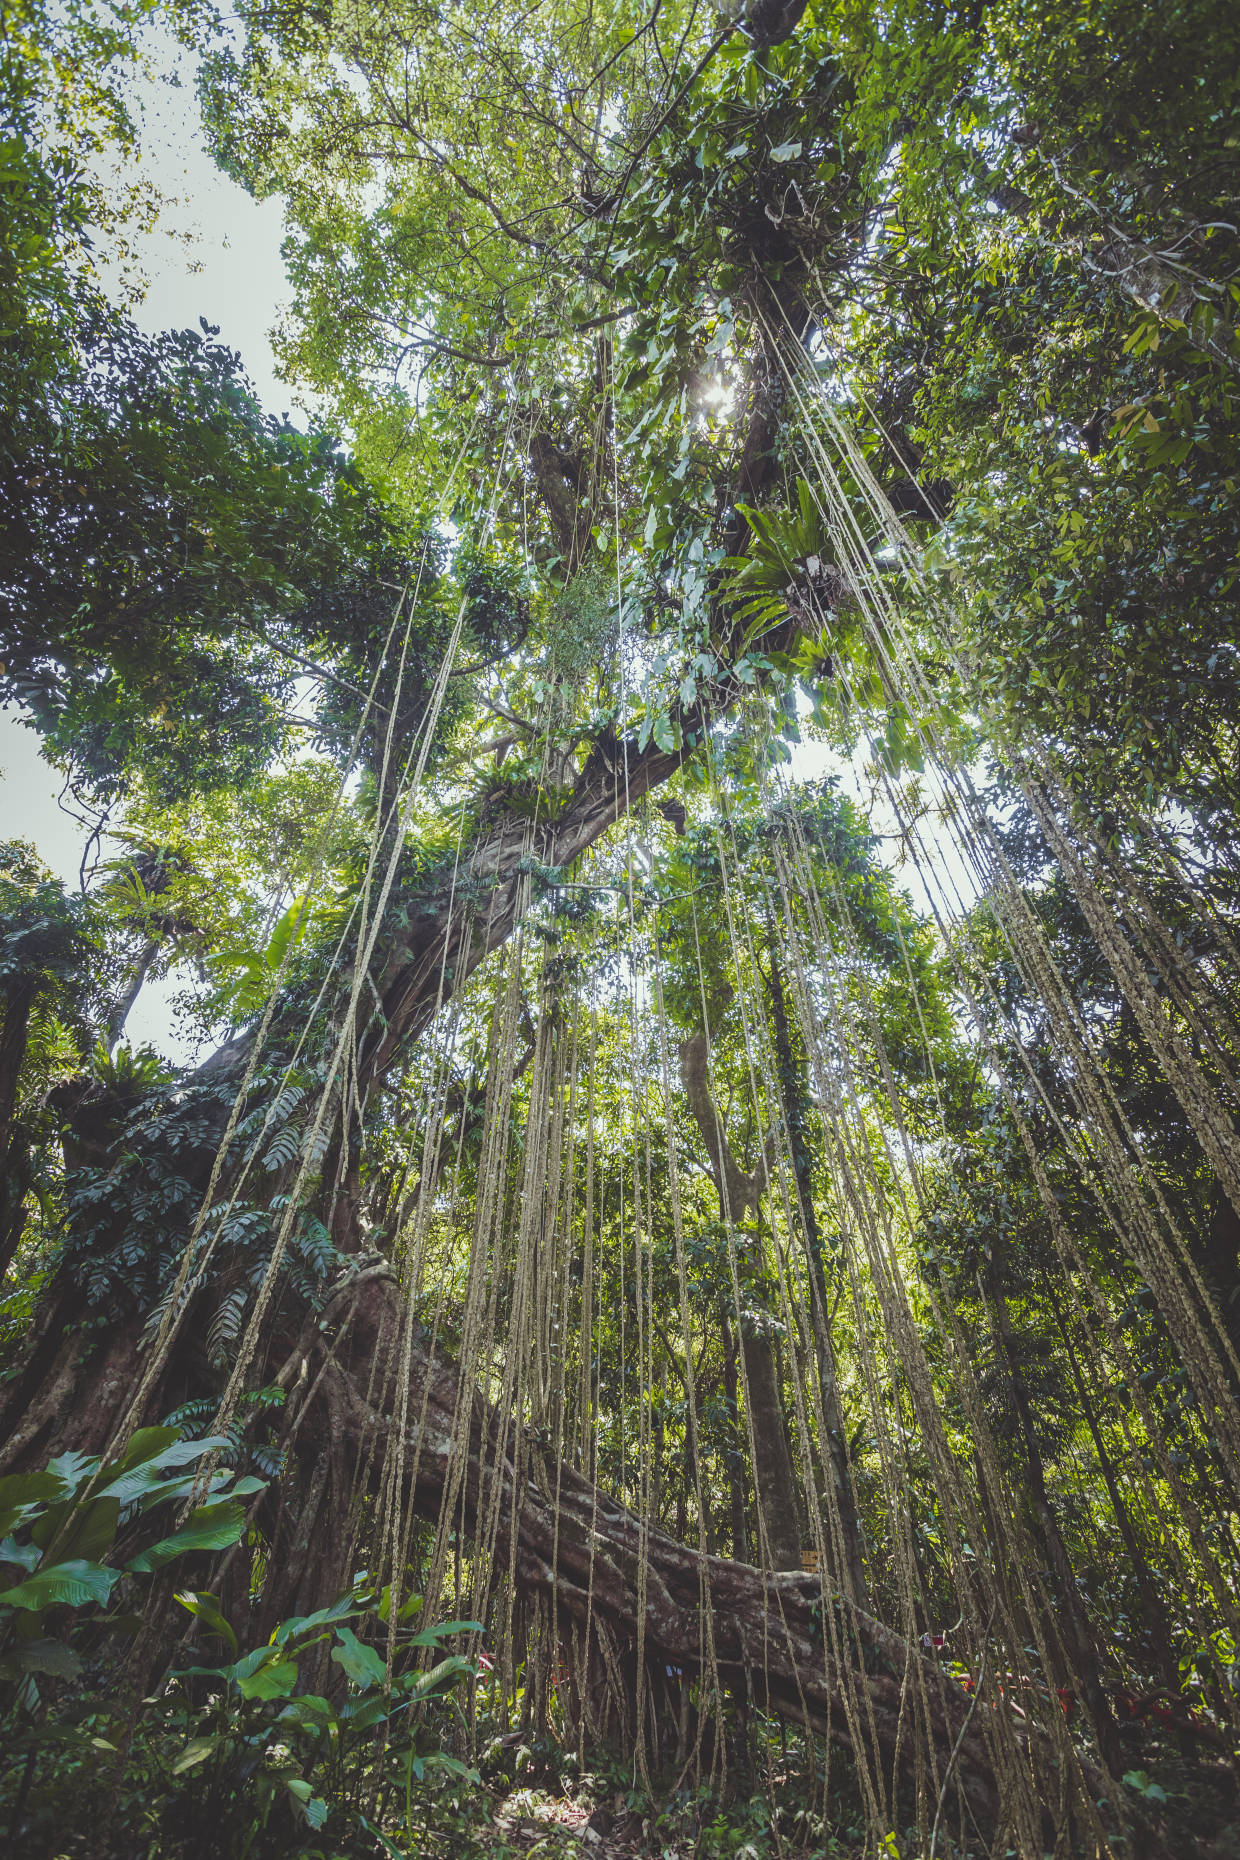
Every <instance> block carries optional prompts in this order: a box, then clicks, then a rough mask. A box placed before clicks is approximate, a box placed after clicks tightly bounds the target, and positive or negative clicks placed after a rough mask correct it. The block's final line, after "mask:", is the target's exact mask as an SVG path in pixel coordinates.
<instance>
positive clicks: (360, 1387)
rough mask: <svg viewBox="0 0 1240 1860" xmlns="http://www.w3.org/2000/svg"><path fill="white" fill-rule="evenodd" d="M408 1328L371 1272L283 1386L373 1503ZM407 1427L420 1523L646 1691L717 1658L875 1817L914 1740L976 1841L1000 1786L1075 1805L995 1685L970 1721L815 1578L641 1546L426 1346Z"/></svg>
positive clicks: (651, 1536) (299, 1353) (935, 1674)
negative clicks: (480, 1555) (621, 1665)
mask: <svg viewBox="0 0 1240 1860" xmlns="http://www.w3.org/2000/svg"><path fill="white" fill-rule="evenodd" d="M402 1321H403V1316H402V1311H401V1296H400V1293H399V1291H398V1288H397V1287H396V1285H395V1283H394V1281H393V1280H392V1278H391V1275H390V1274H389V1273H388V1272H387V1271H386V1270H385V1269H382V1268H376V1269H373V1270H371V1271H367V1272H362V1273H360V1274H358V1275H357V1276H356V1278H355V1279H353V1280H351V1281H347V1282H346V1283H345V1284H343V1285H342V1286H341V1287H340V1288H339V1290H338V1292H337V1293H336V1295H335V1297H334V1298H333V1300H332V1301H331V1302H330V1303H329V1305H328V1308H327V1310H326V1311H325V1312H324V1313H323V1315H322V1316H321V1317H320V1318H319V1319H318V1320H317V1321H316V1322H315V1323H314V1324H312V1325H307V1327H306V1330H305V1331H304V1332H303V1335H302V1337H301V1338H300V1339H298V1340H297V1342H296V1344H295V1346H294V1348H293V1349H292V1350H291V1351H290V1353H289V1357H288V1360H287V1363H286V1366H285V1368H284V1370H283V1371H282V1372H281V1373H282V1374H283V1375H284V1377H285V1379H286V1380H293V1379H296V1380H297V1381H298V1382H299V1383H300V1385H301V1387H302V1388H314V1389H315V1391H316V1392H315V1395H314V1398H313V1400H312V1401H311V1402H310V1403H309V1404H308V1405H307V1407H306V1409H305V1411H304V1415H303V1419H302V1423H301V1428H300V1433H299V1437H298V1442H297V1446H298V1452H299V1454H300V1456H301V1457H302V1459H303V1460H306V1461H308V1462H312V1463H317V1462H319V1461H321V1460H322V1458H323V1456H324V1455H325V1454H327V1453H329V1452H330V1450H331V1448H332V1445H333V1443H335V1444H336V1446H337V1447H338V1448H342V1450H343V1452H344V1455H345V1458H346V1460H347V1461H348V1463H349V1464H350V1465H351V1466H352V1465H356V1464H370V1465H371V1467H372V1468H373V1469H374V1479H375V1482H376V1483H377V1480H378V1473H379V1465H380V1463H381V1460H382V1457H383V1448H384V1447H386V1446H387V1445H388V1444H389V1442H390V1438H391V1434H392V1429H393V1425H394V1423H393V1420H392V1409H393V1407H394V1405H395V1404H394V1374H395V1372H394V1370H393V1372H392V1374H391V1375H390V1376H389V1377H388V1378H387V1381H386V1384H384V1383H382V1382H381V1383H380V1384H379V1385H378V1386H376V1384H375V1377H374V1365H375V1364H376V1363H391V1362H392V1361H393V1354H392V1350H391V1344H392V1340H393V1339H394V1337H396V1336H397V1335H398V1334H399V1332H400V1327H401V1325H402ZM462 1401H466V1402H468V1403H469V1404H470V1414H469V1426H468V1431H467V1434H466V1432H465V1430H464V1428H463V1427H458V1409H459V1404H460V1403H461V1402H462ZM291 1405H292V1404H291ZM407 1412H408V1414H409V1416H410V1417H411V1419H410V1422H409V1425H408V1429H407V1438H406V1440H405V1443H404V1464H405V1469H406V1475H407V1479H408V1490H409V1496H410V1499H411V1501H412V1504H413V1506H414V1508H415V1510H416V1512H417V1513H418V1514H419V1515H421V1516H422V1517H424V1518H427V1519H428V1520H438V1519H439V1518H440V1516H441V1510H442V1509H443V1508H444V1503H445V1493H446V1494H447V1509H448V1511H449V1512H450V1515H451V1518H452V1520H453V1521H454V1522H459V1523H460V1524H461V1525H463V1527H464V1530H465V1532H466V1534H470V1533H473V1532H474V1531H476V1530H477V1531H478V1533H479V1535H480V1536H481V1535H484V1532H483V1531H482V1529H481V1521H482V1520H483V1519H487V1520H490V1521H491V1526H492V1529H493V1530H494V1533H495V1534H494V1535H493V1536H492V1537H491V1539H490V1541H489V1544H488V1548H489V1549H490V1552H491V1554H492V1555H493V1556H494V1558H495V1559H496V1563H497V1566H498V1567H499V1568H501V1569H511V1570H512V1571H513V1573H514V1576H515V1580H516V1583H517V1585H518V1587H519V1588H520V1589H521V1590H522V1591H523V1592H524V1593H525V1594H526V1595H527V1596H530V1597H542V1598H543V1599H544V1600H545V1602H546V1604H547V1605H548V1607H550V1608H552V1609H553V1610H554V1611H555V1613H556V1615H557V1616H558V1618H559V1620H560V1621H561V1622H562V1623H564V1624H566V1625H568V1624H575V1625H576V1627H577V1628H578V1630H580V1632H582V1633H586V1632H589V1633H594V1634H597V1633H598V1632H599V1631H600V1630H604V1631H607V1632H608V1633H609V1634H610V1635H611V1637H612V1644H613V1646H618V1647H620V1648H621V1649H622V1650H624V1651H626V1652H627V1654H628V1655H629V1656H630V1658H632V1657H636V1650H637V1649H638V1648H641V1649H642V1650H643V1651H644V1658H645V1662H646V1665H647V1668H648V1669H650V1672H651V1674H652V1676H655V1677H659V1676H661V1675H662V1674H663V1673H664V1672H665V1671H666V1669H667V1668H669V1667H671V1668H678V1669H680V1670H681V1671H682V1672H684V1673H685V1674H686V1675H691V1674H704V1675H708V1674H709V1666H710V1659H709V1654H708V1651H707V1649H708V1647H709V1646H710V1645H711V1644H712V1642H713V1648H714V1659H715V1662H716V1664H717V1670H718V1674H719V1677H720V1679H721V1680H722V1682H723V1683H724V1684H725V1685H726V1686H728V1687H730V1688H732V1689H734V1691H735V1692H736V1693H737V1694H738V1696H740V1697H742V1698H744V1699H746V1700H752V1701H754V1702H756V1703H758V1704H759V1705H762V1706H765V1707H767V1708H769V1709H771V1710H774V1711H777V1712H780V1713H782V1714H785V1715H787V1716H789V1717H792V1718H795V1719H797V1720H799V1721H800V1722H802V1723H804V1724H806V1725H808V1726H810V1727H811V1728H812V1729H814V1730H816V1731H818V1732H820V1733H821V1734H823V1735H825V1736H827V1737H829V1738H831V1739H832V1740H833V1741H835V1742H836V1743H838V1744H840V1745H843V1746H845V1747H847V1748H849V1749H850V1750H851V1751H852V1753H853V1756H854V1758H855V1760H856V1762H857V1764H858V1766H859V1767H860V1768H861V1769H862V1770H863V1771H868V1773H869V1774H870V1776H871V1777H872V1779H873V1784H874V1787H875V1790H876V1792H877V1794H878V1797H879V1799H880V1800H890V1801H892V1802H893V1803H894V1800H895V1797H896V1795H897V1794H898V1793H899V1791H900V1787H901V1785H902V1784H903V1785H904V1786H907V1785H908V1783H909V1782H910V1781H911V1768H912V1765H911V1762H910V1741H909V1740H910V1736H913V1737H917V1736H920V1738H921V1740H922V1742H923V1744H924V1745H925V1746H926V1747H927V1749H928V1751H929V1752H930V1753H932V1754H931V1757H930V1764H931V1771H930V1775H931V1781H930V1787H931V1788H932V1790H933V1791H943V1794H944V1799H945V1800H946V1801H949V1802H951V1803H952V1804H953V1809H955V1804H956V1803H957V1802H958V1800H959V1798H963V1802H962V1803H960V1806H961V1807H962V1808H963V1809H964V1812H965V1813H966V1815H971V1816H972V1817H975V1818H976V1822H977V1823H978V1824H979V1825H980V1826H981V1827H983V1828H985V1829H987V1830H993V1829H994V1828H995V1827H996V1824H997V1822H998V1821H999V1820H1000V1818H1001V1816H1002V1815H1004V1814H1010V1813H1011V1812H1012V1802H1013V1797H1012V1786H1013V1772H1012V1769H1011V1767H1009V1766H1012V1765H1015V1766H1016V1768H1017V1769H1018V1770H1020V1771H1022V1772H1023V1775H1024V1778H1025V1783H1026V1787H1027V1790H1028V1798H1027V1799H1028V1800H1029V1801H1030V1802H1032V1803H1035V1804H1039V1805H1040V1804H1041V1803H1043V1802H1045V1803H1046V1804H1047V1805H1048V1806H1049V1805H1050V1804H1052V1803H1055V1804H1059V1805H1060V1812H1061V1814H1062V1812H1063V1808H1064V1805H1065V1804H1066V1803H1068V1802H1069V1801H1070V1800H1071V1791H1070V1789H1069V1790H1068V1791H1067V1792H1065V1789H1064V1780H1065V1779H1064V1778H1063V1776H1062V1775H1061V1773H1060V1768H1059V1766H1060V1765H1061V1764H1062V1763H1063V1761H1064V1755H1065V1752H1064V1748H1063V1743H1062V1741H1059V1743H1058V1747H1053V1746H1052V1743H1051V1740H1050V1739H1044V1738H1043V1737H1042V1736H1041V1734H1040V1733H1039V1732H1037V1731H1036V1730H1033V1729H1031V1728H1030V1727H1028V1726H1027V1725H1021V1724H1019V1723H1018V1722H1017V1721H1016V1720H1015V1719H1014V1718H1013V1717H1012V1716H1010V1715H1009V1714H1008V1708H1007V1707H1006V1706H1005V1705H1004V1704H1003V1703H1002V1700H1001V1695H1000V1694H999V1691H998V1686H997V1683H996V1680H995V1676H994V1675H993V1674H992V1675H991V1681H990V1684H989V1685H986V1684H983V1688H982V1692H983V1696H982V1697H981V1699H980V1702H979V1703H976V1704H974V1703H971V1701H970V1699H969V1697H968V1696H967V1694H966V1693H965V1692H964V1690H963V1689H962V1688H961V1687H960V1686H959V1684H958V1682H956V1681H955V1680H953V1679H951V1678H950V1677H949V1676H948V1675H947V1674H946V1673H945V1672H944V1670H943V1669H942V1667H940V1666H939V1665H938V1664H937V1663H935V1662H933V1661H931V1660H928V1659H927V1658H925V1657H924V1656H923V1655H922V1654H921V1653H920V1652H919V1651H918V1650H917V1649H916V1648H915V1647H913V1646H911V1645H910V1644H909V1643H908V1642H907V1641H905V1640H903V1639H902V1638H901V1637H900V1636H899V1635H897V1634H894V1633H892V1632H891V1631H890V1630H888V1629H887V1628H885V1627H884V1626H882V1624H881V1623H880V1622H878V1621H876V1620H874V1619H873V1618H872V1617H871V1616H870V1615H868V1614H866V1613H865V1612H864V1611H863V1610H861V1609H859V1608H857V1607H856V1606H855V1605H853V1604H852V1603H850V1602H848V1601H847V1600H845V1599H844V1598H843V1597H841V1596H839V1595H838V1594H837V1593H835V1592H834V1591H832V1590H831V1589H830V1588H829V1587H828V1586H827V1585H826V1584H825V1583H824V1581H823V1580H822V1578H820V1577H819V1576H816V1575H810V1574H806V1573H803V1572H800V1571H787V1572H772V1571H769V1570H766V1571H764V1570H759V1569H756V1568H754V1567H752V1566H751V1565H749V1564H746V1563H741V1562H736V1561H729V1560H726V1559H724V1558H721V1557H715V1556H708V1555H704V1554H703V1553H701V1552H700V1551H699V1550H697V1549H694V1548H690V1547H688V1546H687V1545H685V1544H683V1543H679V1542H677V1541H676V1540H675V1539H674V1538H672V1537H669V1536H666V1535H665V1534H664V1533H662V1532H660V1531H657V1530H653V1529H651V1528H649V1525H648V1523H646V1522H644V1521H643V1520H642V1519H641V1518H639V1517H638V1516H636V1515H635V1514H634V1513H632V1512H630V1511H628V1510H627V1509H626V1508H625V1507H624V1506H622V1505H620V1504H618V1503H617V1502H616V1501H615V1500H614V1499H612V1498H610V1497H609V1496H607V1495H606V1494H605V1493H604V1492H602V1491H600V1490H599V1488H598V1487H596V1486H595V1485H593V1484H592V1483H591V1482H590V1481H589V1480H588V1479H587V1478H585V1477H584V1475H582V1474H581V1473H579V1472H577V1471H575V1470H574V1469H573V1468H572V1467H571V1466H569V1465H567V1464H566V1463H563V1462H556V1461H553V1460H552V1459H551V1458H550V1456H549V1455H546V1454H544V1452H543V1451H542V1450H541V1448H537V1449H536V1448H535V1446H534V1444H533V1443H531V1442H528V1441H526V1440H524V1438H523V1437H518V1438H517V1439H516V1440H515V1441H514V1438H513V1431H512V1429H511V1428H510V1427H508V1426H507V1425H506V1420H505V1417H503V1416H501V1415H499V1414H498V1413H497V1412H495V1411H494V1410H491V1409H488V1408H487V1407H486V1406H485V1405H484V1403H483V1402H482V1400H481V1398H480V1396H479V1395H478V1393H477V1391H476V1389H474V1388H473V1387H472V1386H464V1385H463V1381H462V1376H461V1373H460V1371H459V1369H458V1367H457V1365H456V1364H455V1363H453V1362H452V1361H451V1360H450V1359H448V1358H447V1357H446V1356H445V1355H444V1354H443V1353H442V1352H435V1351H433V1350H432V1348H431V1346H430V1344H429V1341H428V1340H427V1339H426V1338H425V1337H424V1336H421V1335H417V1336H415V1338H414V1340H413V1343H412V1350H411V1356H410V1387H409V1396H408V1409H407ZM459 1418H460V1419H461V1421H462V1422H463V1420H464V1416H463V1415H461V1416H459ZM376 1439H377V1440H378V1442H379V1451H378V1452H377V1453H376V1452H374V1451H373V1449H374V1447H375V1443H376ZM463 1440H466V1441H467V1450H466V1452H465V1453H464V1454H462V1453H461V1451H460V1445H461V1443H462V1441H463ZM504 1443H507V1444H504ZM497 1501H498V1502H497ZM643 1563H644V1565H645V1613H644V1616H641V1617H639V1608H638V1596H639V1569H640V1568H641V1566H642V1565H643ZM707 1611H709V1616H710V1635H709V1637H708V1635H707V1632H706V1619H705V1616H706V1613H707ZM914 1725H916V1726H917V1730H916V1731H914V1729H913V1726H914ZM1000 1764H1002V1766H1003V1767H1004V1769H1006V1770H1007V1776H1006V1781H1005V1783H1004V1785H1003V1790H1002V1793H1003V1796H1004V1798H1005V1799H1004V1801H1003V1803H1002V1806H1001V1786H1000V1783H999V1781H998V1778H997V1774H996V1769H997V1766H998V1765H1000ZM949 1772H950V1773H949ZM1085 1781H1086V1786H1087V1788H1089V1789H1090V1790H1091V1792H1092V1793H1093V1794H1094V1796H1095V1798H1096V1797H1097V1795H1099V1794H1101V1793H1102V1786H1101V1779H1100V1778H1098V1777H1094V1776H1092V1775H1091V1774H1089V1772H1088V1771H1086V1775H1085ZM1036 1813H1040V1807H1039V1809H1038V1810H1036V1811H1035V1815H1036ZM952 1819H953V1820H954V1819H955V1812H953V1816H952ZM1081 1834H1082V1840H1083V1843H1084V1844H1082V1845H1080V1846H1079V1847H1076V1848H1074V1849H1073V1851H1079V1852H1082V1853H1084V1852H1087V1851H1092V1850H1093V1848H1092V1843H1091V1842H1090V1841H1089V1840H1088V1838H1087V1837H1086V1835H1085V1830H1084V1828H1083V1827H1082V1829H1081ZM940 1838H942V1833H941V1835H940ZM1047 1844H1048V1845H1049V1844H1050V1840H1049V1822H1048V1841H1047ZM1148 1851H1150V1852H1153V1851H1155V1848H1154V1847H1152V1846H1151V1847H1150V1848H1149V1849H1148Z"/></svg>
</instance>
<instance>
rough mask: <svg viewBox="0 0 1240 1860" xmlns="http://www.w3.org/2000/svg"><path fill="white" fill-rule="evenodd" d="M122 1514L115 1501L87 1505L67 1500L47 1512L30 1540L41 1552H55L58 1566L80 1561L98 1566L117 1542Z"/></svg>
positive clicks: (94, 1499) (74, 1500)
mask: <svg viewBox="0 0 1240 1860" xmlns="http://www.w3.org/2000/svg"><path fill="white" fill-rule="evenodd" d="M120 1510H121V1508H120V1501H119V1499H116V1498H92V1499H91V1500H90V1501H89V1503H88V1504H85V1505H83V1504H81V1503H80V1502H79V1501H78V1500H77V1499H65V1500H64V1501H63V1502H62V1503H61V1504H59V1505H52V1506H51V1507H50V1508H49V1509H48V1510H47V1511H45V1512H44V1514H43V1516H42V1517H41V1518H40V1519H39V1520H38V1522H37V1523H36V1524H35V1526H34V1528H33V1530H32V1531H31V1533H30V1536H31V1538H32V1540H33V1542H35V1543H36V1544H37V1545H38V1546H39V1548H40V1550H49V1549H54V1550H55V1553H56V1560H57V1562H58V1563H68V1562H71V1561H72V1560H73V1559H75V1558H79V1557H80V1558H83V1559H84V1560H85V1561H86V1562H87V1563H98V1562H99V1561H100V1560H101V1559H102V1558H103V1557H104V1556H105V1555H106V1554H107V1552H108V1551H109V1550H110V1549H111V1548H112V1545H113V1543H114V1542H115V1540H116V1526H117V1521H118V1519H119V1518H120Z"/></svg>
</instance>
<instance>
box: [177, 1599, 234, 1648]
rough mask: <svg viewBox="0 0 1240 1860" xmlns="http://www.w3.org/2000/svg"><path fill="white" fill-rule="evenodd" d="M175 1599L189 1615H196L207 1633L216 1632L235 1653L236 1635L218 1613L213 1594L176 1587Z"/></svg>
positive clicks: (218, 1607)
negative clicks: (186, 1609)
mask: <svg viewBox="0 0 1240 1860" xmlns="http://www.w3.org/2000/svg"><path fill="white" fill-rule="evenodd" d="M176 1599H177V1601H178V1602H180V1604H181V1606H182V1608H188V1610H189V1612H190V1614H191V1615H196V1616H197V1617H198V1619H199V1620H200V1621H201V1622H203V1624H204V1625H205V1627H206V1629H207V1632H208V1633H209V1634H217V1635H218V1636H219V1638H220V1639H221V1640H223V1641H226V1642H227V1643H228V1646H229V1648H230V1650H231V1651H232V1653H233V1654H234V1655H235V1654H236V1652H237V1636H236V1635H235V1634H234V1633H233V1630H232V1628H231V1627H230V1625H229V1623H228V1622H227V1621H226V1620H225V1619H224V1616H223V1615H222V1614H221V1613H220V1606H219V1603H218V1602H217V1601H216V1599H215V1597H214V1596H213V1595H207V1594H205V1593H203V1592H201V1591H195V1590H193V1589H178V1590H177V1597H176Z"/></svg>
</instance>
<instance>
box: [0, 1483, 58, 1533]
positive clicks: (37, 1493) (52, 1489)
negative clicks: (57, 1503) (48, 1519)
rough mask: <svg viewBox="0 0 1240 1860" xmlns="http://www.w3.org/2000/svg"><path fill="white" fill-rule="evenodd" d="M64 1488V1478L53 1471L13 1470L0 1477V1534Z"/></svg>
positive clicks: (37, 1509) (40, 1507)
mask: <svg viewBox="0 0 1240 1860" xmlns="http://www.w3.org/2000/svg"><path fill="white" fill-rule="evenodd" d="M64 1492H65V1481H64V1480H63V1479H60V1478H57V1476H56V1474H55V1473H51V1472H41V1473H10V1474H9V1475H8V1477H7V1478H4V1479H0V1534H4V1535H7V1534H8V1532H9V1531H11V1530H12V1529H13V1527H14V1525H16V1524H22V1523H24V1522H25V1520H26V1519H27V1518H28V1517H30V1516H31V1515H32V1514H33V1513H34V1512H36V1511H41V1510H42V1509H43V1507H44V1505H47V1504H50V1503H51V1502H52V1501H53V1500H55V1499H58V1498H63V1497H64Z"/></svg>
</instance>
